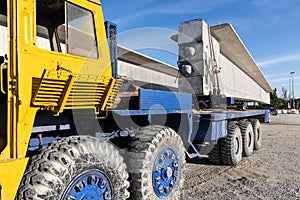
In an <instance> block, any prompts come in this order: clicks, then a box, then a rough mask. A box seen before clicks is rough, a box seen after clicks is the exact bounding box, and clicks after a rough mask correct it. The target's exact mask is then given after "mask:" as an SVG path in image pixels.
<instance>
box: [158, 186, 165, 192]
mask: <svg viewBox="0 0 300 200" xmlns="http://www.w3.org/2000/svg"><path fill="white" fill-rule="evenodd" d="M158 191H159V192H160V193H163V191H164V187H163V186H162V185H159V186H158Z"/></svg>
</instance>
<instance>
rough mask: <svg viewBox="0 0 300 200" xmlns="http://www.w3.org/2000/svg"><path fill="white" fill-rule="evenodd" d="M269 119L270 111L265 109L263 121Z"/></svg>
mask: <svg viewBox="0 0 300 200" xmlns="http://www.w3.org/2000/svg"><path fill="white" fill-rule="evenodd" d="M270 119H271V111H270V110H265V123H269V122H270Z"/></svg>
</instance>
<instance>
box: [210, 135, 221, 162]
mask: <svg viewBox="0 0 300 200" xmlns="http://www.w3.org/2000/svg"><path fill="white" fill-rule="evenodd" d="M222 142H223V141H222V139H219V141H218V142H217V144H215V145H214V147H213V148H212V150H211V151H210V152H209V153H208V159H209V161H210V162H212V163H214V164H222V163H223V161H222V155H221V143H222Z"/></svg>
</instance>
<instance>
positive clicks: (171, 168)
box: [152, 147, 181, 198]
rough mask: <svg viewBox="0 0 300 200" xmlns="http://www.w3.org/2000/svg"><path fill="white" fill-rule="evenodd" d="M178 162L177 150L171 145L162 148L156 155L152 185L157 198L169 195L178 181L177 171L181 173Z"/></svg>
mask: <svg viewBox="0 0 300 200" xmlns="http://www.w3.org/2000/svg"><path fill="white" fill-rule="evenodd" d="M179 162H180V161H179V156H178V153H177V151H176V150H175V149H173V148H171V147H166V148H164V149H163V150H162V151H161V152H159V154H158V156H157V157H156V160H155V163H154V167H153V173H152V185H153V189H154V192H155V194H156V195H157V196H158V197H159V198H166V197H169V196H170V195H171V194H172V192H173V191H174V190H175V188H176V186H177V184H178V181H179V177H178V176H179V173H181V172H180V170H181V169H180V163H179Z"/></svg>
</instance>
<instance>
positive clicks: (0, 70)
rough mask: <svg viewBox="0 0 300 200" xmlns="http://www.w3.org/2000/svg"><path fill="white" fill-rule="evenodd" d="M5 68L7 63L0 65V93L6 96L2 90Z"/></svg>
mask: <svg viewBox="0 0 300 200" xmlns="http://www.w3.org/2000/svg"><path fill="white" fill-rule="evenodd" d="M5 68H7V63H2V64H1V69H0V80H1V83H0V89H1V92H2V93H3V94H6V92H5V91H4V88H3V85H4V84H3V69H5Z"/></svg>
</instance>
